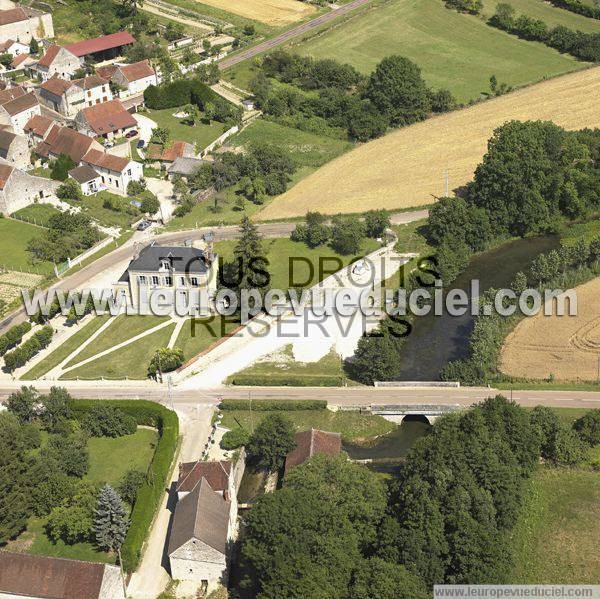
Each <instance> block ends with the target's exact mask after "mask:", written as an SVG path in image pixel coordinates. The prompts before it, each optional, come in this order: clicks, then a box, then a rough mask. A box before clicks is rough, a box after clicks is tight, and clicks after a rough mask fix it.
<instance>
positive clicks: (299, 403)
mask: <svg viewBox="0 0 600 599" xmlns="http://www.w3.org/2000/svg"><path fill="white" fill-rule="evenodd" d="M250 404H252V409H253V410H255V411H256V412H272V411H278V410H283V411H298V410H326V409H327V401H326V400H324V399H323V400H321V399H295V400H290V401H287V400H277V399H257V400H253V401H251V400H249V399H224V400H223V401H222V402H221V403H220V404H219V409H220V410H249V409H250Z"/></svg>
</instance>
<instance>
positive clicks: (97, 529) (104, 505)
mask: <svg viewBox="0 0 600 599" xmlns="http://www.w3.org/2000/svg"><path fill="white" fill-rule="evenodd" d="M128 527H129V522H128V521H127V516H126V514H125V508H124V507H123V502H122V501H121V498H120V497H119V495H118V493H117V492H116V491H115V490H114V489H113V488H112V487H111V486H109V485H104V487H102V489H101V490H100V495H99V497H98V504H97V506H96V509H95V511H94V523H93V525H92V532H93V535H94V539H95V541H96V544H97V545H98V547H99V548H100V549H103V550H104V551H118V550H119V549H120V548H121V545H122V544H123V541H124V540H125V535H126V534H127V528H128Z"/></svg>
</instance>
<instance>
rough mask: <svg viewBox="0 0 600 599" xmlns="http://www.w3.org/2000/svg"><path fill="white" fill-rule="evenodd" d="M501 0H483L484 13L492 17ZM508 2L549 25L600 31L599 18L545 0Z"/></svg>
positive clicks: (521, 11)
mask: <svg viewBox="0 0 600 599" xmlns="http://www.w3.org/2000/svg"><path fill="white" fill-rule="evenodd" d="M500 1H501V0H483V10H482V11H481V12H482V14H483V15H484V16H485V17H491V16H492V15H493V14H494V13H495V12H496V5H497V4H498V3H499V2H500ZM507 4H510V5H511V6H512V7H513V8H514V9H515V11H516V12H517V14H519V15H521V14H524V15H527V16H528V17H533V18H534V19H541V20H542V21H544V22H545V23H546V24H547V25H548V26H549V27H555V26H556V25H563V26H564V27H568V28H569V29H572V30H573V31H583V32H585V33H598V32H600V21H599V20H598V19H590V18H589V17H584V16H583V15H578V14H577V13H574V12H571V11H569V10H564V9H562V8H557V7H556V6H553V5H552V4H550V3H548V2H544V1H543V0H507Z"/></svg>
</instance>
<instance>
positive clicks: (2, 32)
mask: <svg viewBox="0 0 600 599" xmlns="http://www.w3.org/2000/svg"><path fill="white" fill-rule="evenodd" d="M32 37H34V38H35V39H36V40H40V39H42V38H52V37H54V26H53V24H52V15H51V14H49V13H45V12H41V11H39V10H34V9H33V8H29V7H28V6H16V5H15V7H14V8H9V9H8V10H0V42H5V41H7V40H17V41H19V42H23V43H26V44H29V42H30V41H31V38H32Z"/></svg>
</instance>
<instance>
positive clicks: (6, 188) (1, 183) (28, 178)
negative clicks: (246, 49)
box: [0, 162, 60, 570]
mask: <svg viewBox="0 0 600 599" xmlns="http://www.w3.org/2000/svg"><path fill="white" fill-rule="evenodd" d="M59 185H60V182H59V181H53V180H52V179H46V178H44V177H34V176H33V175H30V174H28V173H26V172H24V171H22V170H19V169H17V168H15V167H14V166H11V165H9V164H4V163H1V162H0V214H4V215H8V214H12V213H13V212H16V211H17V210H20V209H21V208H25V207H26V206H29V204H33V203H34V202H35V201H36V200H43V199H44V198H47V197H50V196H52V195H53V194H54V193H55V192H56V189H57V188H58V186H59ZM0 570H1V568H0Z"/></svg>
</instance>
